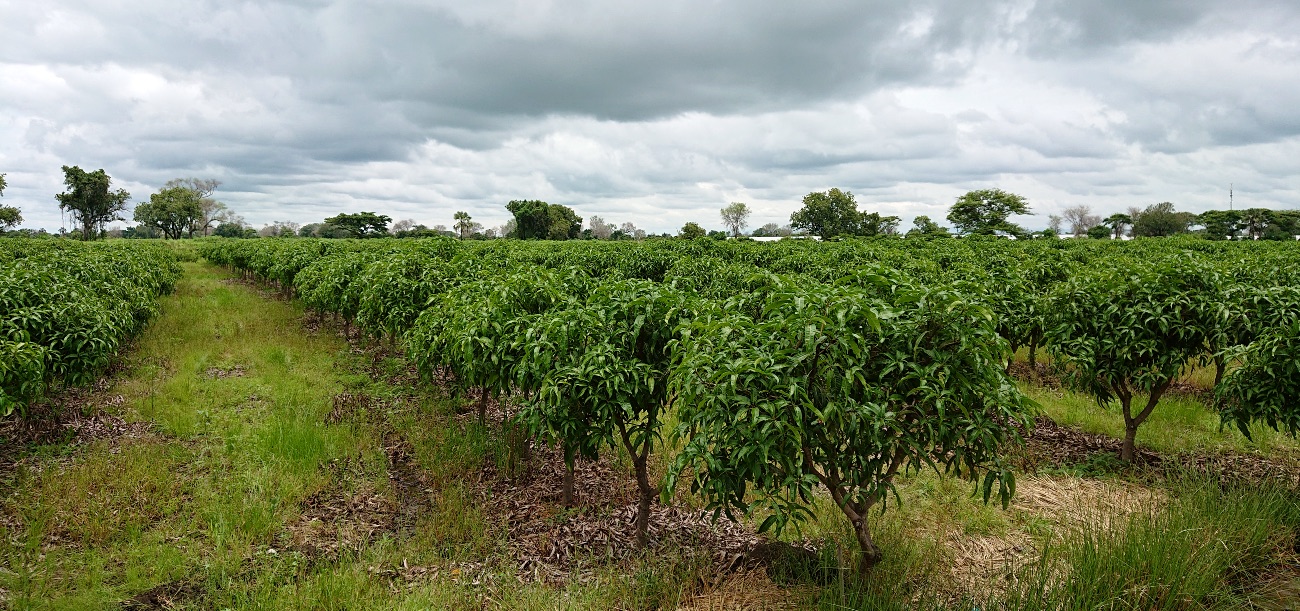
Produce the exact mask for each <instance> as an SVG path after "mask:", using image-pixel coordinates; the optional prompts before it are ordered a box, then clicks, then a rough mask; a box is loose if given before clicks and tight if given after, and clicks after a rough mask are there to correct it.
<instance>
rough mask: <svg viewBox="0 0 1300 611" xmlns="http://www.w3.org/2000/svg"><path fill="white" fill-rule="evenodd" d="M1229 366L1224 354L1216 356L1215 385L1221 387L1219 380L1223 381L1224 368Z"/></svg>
mask: <svg viewBox="0 0 1300 611" xmlns="http://www.w3.org/2000/svg"><path fill="white" fill-rule="evenodd" d="M1227 368H1228V362H1227V359H1225V358H1223V355H1216V356H1215V357H1214V387H1215V388H1218V387H1219V382H1222V381H1223V370H1224V369H1227Z"/></svg>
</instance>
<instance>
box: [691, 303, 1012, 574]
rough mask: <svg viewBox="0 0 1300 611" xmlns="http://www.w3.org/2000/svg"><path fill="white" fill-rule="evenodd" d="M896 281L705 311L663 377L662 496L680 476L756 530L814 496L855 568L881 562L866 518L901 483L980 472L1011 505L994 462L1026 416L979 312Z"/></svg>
mask: <svg viewBox="0 0 1300 611" xmlns="http://www.w3.org/2000/svg"><path fill="white" fill-rule="evenodd" d="M859 282H860V283H861V279H859ZM897 282H898V281H897V280H887V279H885V278H884V277H880V278H879V279H878V283H879V284H880V285H881V286H877V287H874V288H866V287H861V286H856V287H855V286H843V287H829V286H824V285H815V286H811V287H809V286H807V285H796V284H794V283H790V284H788V285H786V286H785V287H784V288H783V289H781V290H778V291H775V292H773V293H772V294H771V296H770V298H769V299H768V302H767V305H766V307H765V308H764V310H763V311H762V312H761V313H760V314H758V315H757V316H753V315H750V314H746V313H744V312H743V311H741V309H740V308H737V307H733V304H732V303H731V301H733V300H729V301H728V302H727V303H724V304H713V305H712V306H710V307H707V308H704V309H703V311H702V312H701V314H700V315H699V317H698V318H696V319H695V321H694V322H692V323H691V324H690V325H689V326H688V327H687V328H686V329H684V331H683V332H682V339H681V345H680V349H679V350H678V358H677V361H676V364H675V367H674V370H673V378H672V379H673V382H672V390H671V391H670V392H671V394H673V395H674V396H675V402H674V404H675V405H676V406H677V409H678V418H679V420H680V424H679V427H678V429H677V430H676V431H675V433H674V434H675V435H677V436H678V437H679V438H681V439H684V440H685V446H684V449H683V451H682V453H681V454H680V455H679V456H678V458H677V460H676V462H675V463H674V465H673V467H672V468H671V469H670V470H669V474H668V476H667V481H666V484H667V486H666V487H667V489H668V490H672V489H673V488H675V487H676V485H677V483H678V482H679V481H680V479H681V478H682V477H689V479H690V482H691V489H692V491H693V492H696V493H699V494H701V495H702V496H703V497H704V498H705V499H706V502H707V504H708V506H709V507H710V508H711V509H713V510H714V512H715V516H716V515H718V514H719V513H726V514H727V515H729V516H730V515H732V512H733V511H734V510H740V511H745V512H754V511H762V512H765V513H768V514H769V515H768V516H767V517H766V518H765V519H764V520H763V521H762V522H761V523H760V526H759V530H760V531H767V530H775V531H777V532H779V531H780V530H781V529H783V528H784V527H785V526H786V525H788V524H791V523H796V522H798V521H801V520H803V519H806V518H807V517H808V516H810V515H811V513H812V511H813V509H812V508H813V502H814V498H813V497H814V493H815V492H816V490H817V488H818V486H821V487H824V488H825V489H826V490H827V491H829V493H830V496H831V498H832V499H833V500H834V502H835V505H836V507H838V508H839V509H840V511H841V512H843V514H844V516H845V517H846V518H848V520H849V522H850V524H851V525H852V529H853V533H854V535H855V537H856V539H857V542H858V546H859V549H860V552H861V562H860V563H859V570H860V571H862V572H866V571H867V570H868V569H869V568H870V567H871V566H873V565H874V564H875V563H876V562H878V561H879V560H880V558H881V552H880V550H879V548H878V547H877V545H876V543H875V541H874V539H873V538H872V535H871V528H870V520H869V512H870V511H871V509H872V508H874V507H877V506H879V507H880V508H881V509H884V507H885V504H886V501H887V497H888V496H889V494H891V493H893V494H894V496H895V498H897V496H898V495H897V490H896V489H895V484H894V480H895V478H896V477H898V476H899V475H900V474H901V473H906V472H908V471H916V470H920V469H923V468H932V469H934V470H936V471H938V472H943V473H955V474H958V475H960V476H966V477H970V478H972V479H974V478H977V477H979V476H980V475H982V476H983V481H982V482H981V483H980V486H981V487H982V491H983V494H984V498H985V500H986V501H987V500H988V499H989V498H990V496H991V495H992V494H993V493H994V492H996V494H997V496H998V498H1000V499H1001V500H1002V502H1003V503H1004V504H1005V503H1007V502H1008V501H1009V500H1010V497H1011V495H1012V494H1013V493H1014V491H1015V478H1014V476H1013V475H1012V473H1011V471H1010V470H1009V469H1008V468H1007V467H1006V465H1005V464H1004V463H1003V461H1002V459H1001V458H1000V456H1001V453H1002V451H1003V449H1004V448H1005V447H1006V446H1007V445H1008V444H1011V443H1018V442H1019V441H1020V439H1021V433H1020V431H1021V430H1023V428H1024V427H1027V426H1028V425H1029V424H1030V413H1031V409H1032V403H1031V402H1030V401H1029V400H1028V399H1026V398H1025V397H1024V396H1023V395H1022V394H1021V393H1020V392H1019V390H1018V389H1017V388H1016V386H1015V384H1014V383H1013V382H1012V380H1011V379H1010V378H1009V377H1008V376H1007V374H1006V372H1005V370H1004V368H1003V366H1002V363H1003V360H1004V359H1005V358H1006V357H1007V353H1008V345H1007V343H1006V341H1005V340H1004V339H1002V338H1000V337H999V336H998V334H997V330H996V327H995V325H994V322H993V318H992V314H991V312H990V311H989V310H988V309H987V308H985V307H983V306H980V305H977V304H975V303H972V302H970V301H968V300H966V299H965V298H963V297H961V296H960V295H958V294H957V293H955V292H952V291H949V290H945V289H937V288H936V289H922V288H915V287H911V286H899V285H897ZM885 285H888V286H885ZM750 494H752V495H754V498H753V500H752V501H751V500H750V499H749V498H747V496H748V495H750Z"/></svg>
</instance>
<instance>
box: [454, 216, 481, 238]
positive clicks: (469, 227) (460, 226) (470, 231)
mask: <svg viewBox="0 0 1300 611" xmlns="http://www.w3.org/2000/svg"><path fill="white" fill-rule="evenodd" d="M452 218H454V219H456V223H455V225H453V226H454V227H455V228H456V233H457V234H459V235H460V239H462V240H467V239H469V237H470V236H472V235H474V226H475V225H478V223H475V222H474V219H473V217H471V216H470V215H469V213H468V212H463V211H458V212H456V214H454V215H452Z"/></svg>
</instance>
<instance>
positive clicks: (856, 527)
mask: <svg viewBox="0 0 1300 611" xmlns="http://www.w3.org/2000/svg"><path fill="white" fill-rule="evenodd" d="M853 533H854V534H855V535H857V537H858V549H859V550H860V551H861V552H862V560H861V562H859V563H858V575H861V576H865V575H866V574H867V573H868V572H870V571H871V567H873V566H876V565H877V564H879V563H880V558H881V554H880V548H879V547H876V542H875V540H873V539H872V538H871V525H870V524H868V523H867V517H866V515H863V516H862V517H861V519H859V520H857V521H856V522H854V524H853Z"/></svg>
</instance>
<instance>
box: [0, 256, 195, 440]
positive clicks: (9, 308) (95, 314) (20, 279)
mask: <svg viewBox="0 0 1300 611" xmlns="http://www.w3.org/2000/svg"><path fill="white" fill-rule="evenodd" d="M180 273H181V269H180V264H179V263H178V261H177V258H176V256H175V254H174V253H173V252H172V251H171V250H170V249H168V248H166V247H163V246H161V245H158V244H147V243H140V244H137V243H124V242H107V243H84V242H73V241H69V240H36V239H20V238H9V239H4V240H0V416H10V415H12V414H14V413H15V412H17V413H18V414H19V416H21V415H23V414H24V413H25V411H26V409H27V407H28V406H29V405H30V404H31V403H32V402H33V401H35V400H37V399H39V398H40V397H41V396H42V394H43V393H45V391H46V390H47V389H48V388H49V387H50V386H51V385H52V384H70V385H79V384H84V383H86V382H88V381H90V380H92V379H93V378H94V376H96V375H97V374H98V373H99V372H100V371H101V370H103V368H104V367H105V366H107V365H108V363H109V361H110V359H111V358H112V356H113V355H114V354H115V353H116V352H117V350H118V348H119V347H120V346H121V344H122V342H124V341H126V340H127V339H129V338H130V337H131V336H133V335H134V334H136V333H138V332H139V331H140V330H141V329H142V328H143V327H144V325H145V323H146V322H147V321H148V320H149V319H150V318H152V317H153V316H154V315H155V314H156V313H157V312H158V307H159V305H158V297H159V296H160V295H163V294H166V293H170V292H171V291H172V289H173V287H174V286H175V283H176V280H177V279H178V278H179V277H180Z"/></svg>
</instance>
